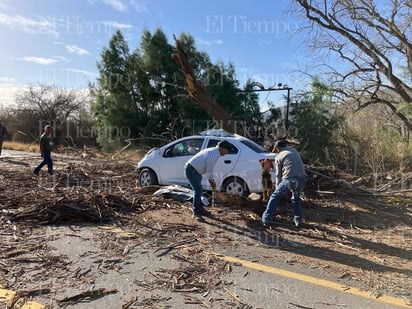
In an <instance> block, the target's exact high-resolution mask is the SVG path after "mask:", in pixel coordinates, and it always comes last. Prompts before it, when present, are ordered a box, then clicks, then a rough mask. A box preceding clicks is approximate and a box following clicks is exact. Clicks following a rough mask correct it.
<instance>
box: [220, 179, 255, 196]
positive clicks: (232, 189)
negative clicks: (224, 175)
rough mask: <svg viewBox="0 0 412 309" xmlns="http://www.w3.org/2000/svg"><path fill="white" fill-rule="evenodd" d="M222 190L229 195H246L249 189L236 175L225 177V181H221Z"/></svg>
mask: <svg viewBox="0 0 412 309" xmlns="http://www.w3.org/2000/svg"><path fill="white" fill-rule="evenodd" d="M222 189H223V190H222V191H223V192H226V193H228V194H230V195H238V196H248V195H249V189H248V187H247V185H246V183H245V182H244V181H243V180H242V179H240V178H238V177H232V178H229V179H226V180H225V182H224V183H223V188H222Z"/></svg>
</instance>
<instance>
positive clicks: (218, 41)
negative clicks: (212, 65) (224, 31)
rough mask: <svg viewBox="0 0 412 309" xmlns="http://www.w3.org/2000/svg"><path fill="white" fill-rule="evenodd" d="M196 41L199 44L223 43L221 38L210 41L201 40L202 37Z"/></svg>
mask: <svg viewBox="0 0 412 309" xmlns="http://www.w3.org/2000/svg"><path fill="white" fill-rule="evenodd" d="M196 41H197V42H199V44H203V45H208V46H210V45H222V44H223V40H211V41H207V40H202V39H196Z"/></svg>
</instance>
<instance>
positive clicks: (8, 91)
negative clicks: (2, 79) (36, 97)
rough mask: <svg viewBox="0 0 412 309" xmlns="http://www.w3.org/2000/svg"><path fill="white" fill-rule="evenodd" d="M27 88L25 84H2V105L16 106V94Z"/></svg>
mask: <svg viewBox="0 0 412 309" xmlns="http://www.w3.org/2000/svg"><path fill="white" fill-rule="evenodd" d="M24 90H25V88H24V87H23V86H21V87H16V86H8V85H0V106H3V107H14V106H15V105H16V95H18V94H20V93H22V92H23V91H24Z"/></svg>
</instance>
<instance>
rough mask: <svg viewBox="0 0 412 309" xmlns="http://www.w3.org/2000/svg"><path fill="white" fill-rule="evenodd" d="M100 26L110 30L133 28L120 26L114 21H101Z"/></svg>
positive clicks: (128, 25) (125, 25)
mask: <svg viewBox="0 0 412 309" xmlns="http://www.w3.org/2000/svg"><path fill="white" fill-rule="evenodd" d="M102 24H103V25H105V26H107V27H110V28H119V29H130V28H132V27H133V26H132V25H131V24H121V23H118V22H116V21H103V22H102Z"/></svg>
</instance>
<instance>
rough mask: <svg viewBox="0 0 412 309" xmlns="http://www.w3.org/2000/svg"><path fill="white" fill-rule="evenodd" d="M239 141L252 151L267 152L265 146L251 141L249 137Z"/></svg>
mask: <svg viewBox="0 0 412 309" xmlns="http://www.w3.org/2000/svg"><path fill="white" fill-rule="evenodd" d="M241 143H242V144H244V145H246V146H247V147H249V148H250V149H252V150H253V151H254V152H257V153H267V152H269V151H267V150H266V149H265V148H263V147H262V146H260V145H259V144H256V143H255V142H254V141H251V140H249V139H244V140H242V141H241Z"/></svg>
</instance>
